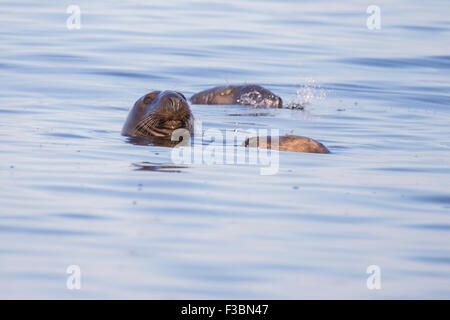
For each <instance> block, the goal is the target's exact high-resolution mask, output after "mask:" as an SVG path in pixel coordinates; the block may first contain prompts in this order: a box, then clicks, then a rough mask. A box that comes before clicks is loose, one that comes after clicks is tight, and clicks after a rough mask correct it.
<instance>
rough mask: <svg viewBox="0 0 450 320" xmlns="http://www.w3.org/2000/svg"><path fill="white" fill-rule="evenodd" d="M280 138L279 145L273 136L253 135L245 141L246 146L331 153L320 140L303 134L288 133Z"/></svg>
mask: <svg viewBox="0 0 450 320" xmlns="http://www.w3.org/2000/svg"><path fill="white" fill-rule="evenodd" d="M276 138H278V147H277V146H276V143H274V145H273V143H272V139H273V138H272V137H252V138H248V139H246V140H245V142H244V146H245V147H250V148H252V147H253V148H264V149H277V150H280V151H289V152H308V153H330V151H329V150H328V149H327V148H326V147H325V146H324V145H323V144H321V143H320V142H318V141H316V140H313V139H310V138H307V137H301V136H293V135H286V136H283V137H276Z"/></svg>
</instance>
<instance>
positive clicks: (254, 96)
mask: <svg viewBox="0 0 450 320" xmlns="http://www.w3.org/2000/svg"><path fill="white" fill-rule="evenodd" d="M239 102H240V103H241V104H245V105H251V106H252V107H255V108H272V105H273V104H274V101H273V100H271V99H267V98H264V97H263V95H262V94H261V93H260V92H259V91H256V90H253V91H250V92H247V93H244V94H242V95H241V97H240V101H239Z"/></svg>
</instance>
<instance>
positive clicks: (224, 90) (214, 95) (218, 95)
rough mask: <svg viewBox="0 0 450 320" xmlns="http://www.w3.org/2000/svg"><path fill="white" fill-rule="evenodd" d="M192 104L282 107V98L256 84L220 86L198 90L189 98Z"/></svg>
mask: <svg viewBox="0 0 450 320" xmlns="http://www.w3.org/2000/svg"><path fill="white" fill-rule="evenodd" d="M190 101H191V103H194V104H243V105H251V106H253V107H259V108H282V107H283V100H282V99H281V98H280V97H278V96H277V95H275V94H274V93H273V92H271V91H270V90H267V89H266V88H263V87H261V86H258V85H242V86H231V85H230V86H222V87H214V88H211V89H208V90H204V91H200V92H198V93H196V94H194V95H193V96H192V97H191V99H190Z"/></svg>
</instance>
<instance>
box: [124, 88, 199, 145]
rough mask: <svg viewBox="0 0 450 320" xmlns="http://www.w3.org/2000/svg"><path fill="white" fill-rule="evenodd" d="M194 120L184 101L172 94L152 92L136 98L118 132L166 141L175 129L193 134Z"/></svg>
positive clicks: (182, 98) (181, 96)
mask: <svg viewBox="0 0 450 320" xmlns="http://www.w3.org/2000/svg"><path fill="white" fill-rule="evenodd" d="M193 123H194V117H193V115H192V113H191V110H190V108H189V104H188V102H187V100H186V97H185V96H184V95H183V94H181V93H179V92H176V91H162V92H161V91H153V92H150V93H148V94H146V95H145V96H143V97H141V98H139V99H138V100H137V101H136V102H135V104H134V106H133V108H131V110H130V113H129V114H128V118H127V120H126V121H125V124H124V126H123V129H122V134H123V135H125V136H130V137H163V138H166V137H170V136H171V134H172V132H173V131H174V130H176V129H180V128H183V129H186V130H188V131H189V132H190V133H191V134H192V132H193Z"/></svg>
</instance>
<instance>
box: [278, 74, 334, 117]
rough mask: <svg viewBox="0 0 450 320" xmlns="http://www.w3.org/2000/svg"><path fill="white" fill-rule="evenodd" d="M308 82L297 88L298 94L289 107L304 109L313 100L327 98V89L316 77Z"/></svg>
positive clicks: (287, 106)
mask: <svg viewBox="0 0 450 320" xmlns="http://www.w3.org/2000/svg"><path fill="white" fill-rule="evenodd" d="M305 82H306V83H305V84H304V85H303V86H301V87H300V89H298V90H297V95H296V97H295V98H294V99H292V100H291V101H290V102H289V103H288V104H287V105H286V108H288V109H300V110H303V109H304V108H305V106H307V105H310V104H312V103H313V102H317V101H322V100H325V98H326V97H327V91H326V90H325V89H324V88H322V86H321V85H320V84H319V83H318V82H317V81H316V80H314V79H307V80H306V81H305Z"/></svg>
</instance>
